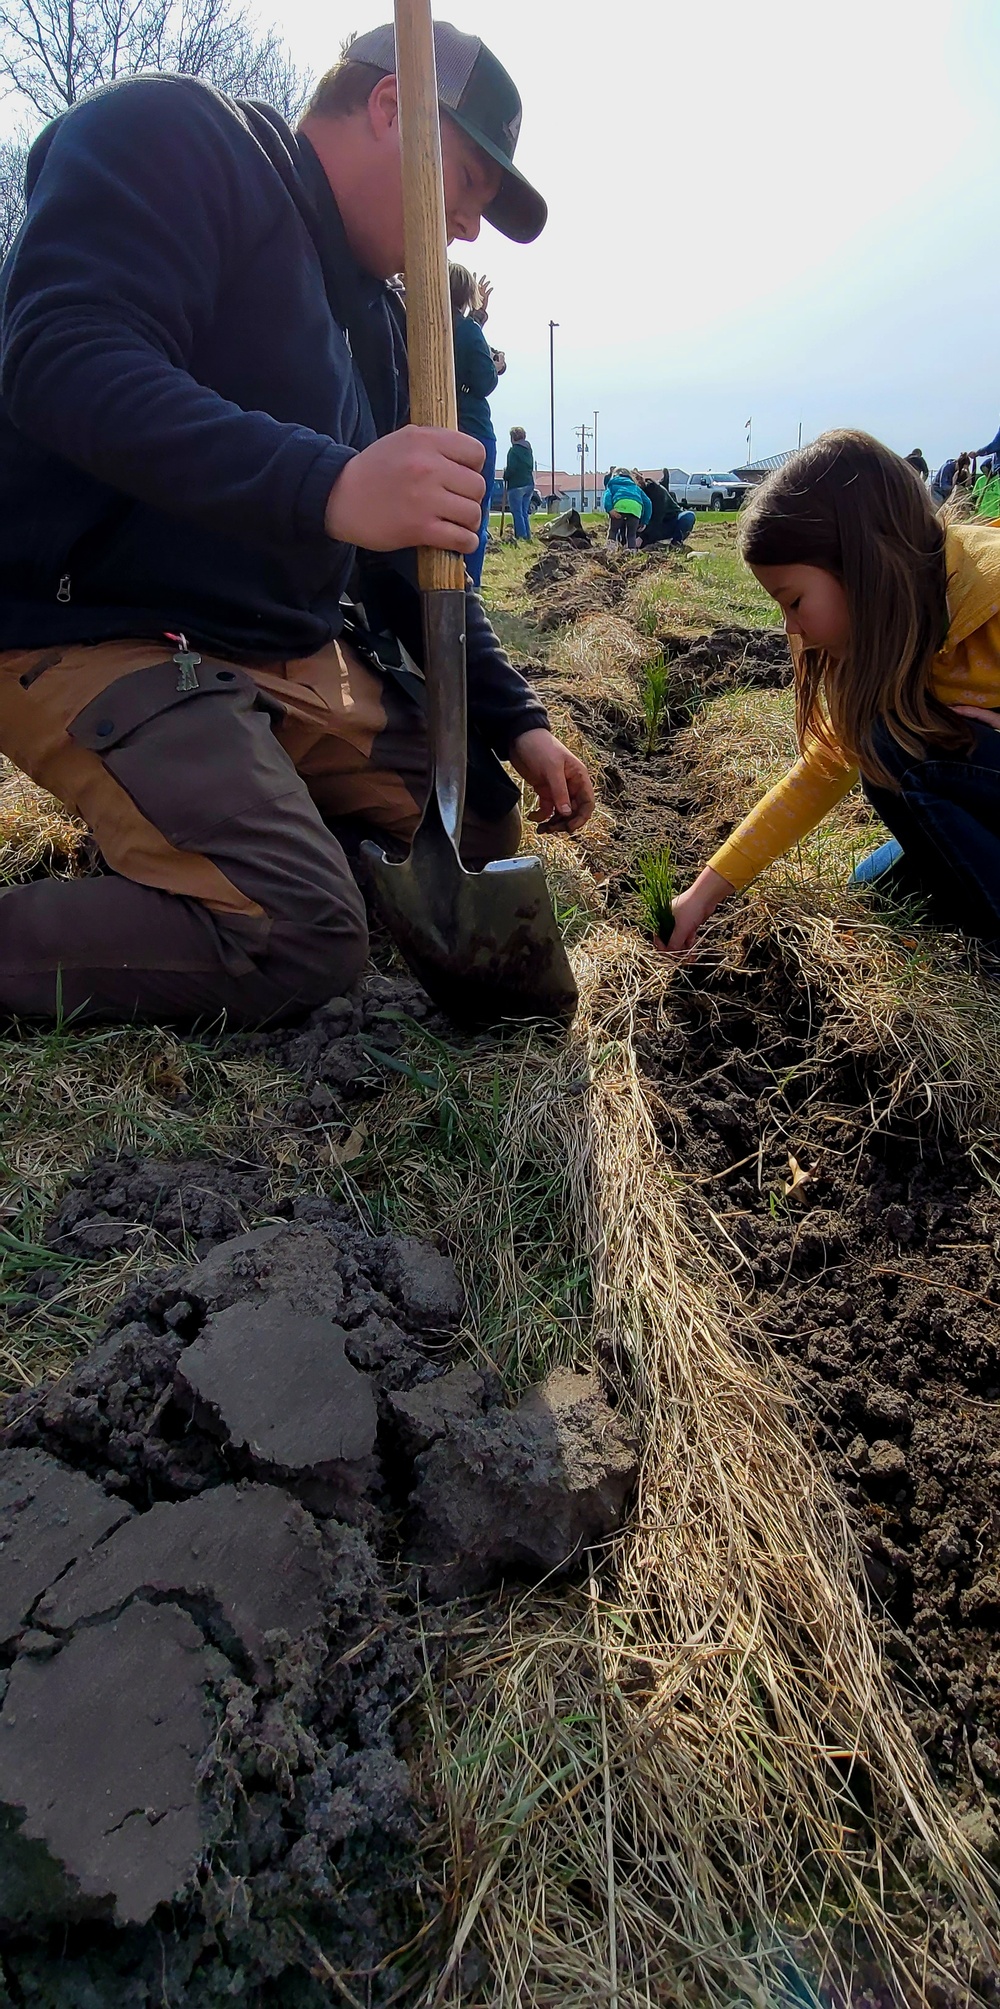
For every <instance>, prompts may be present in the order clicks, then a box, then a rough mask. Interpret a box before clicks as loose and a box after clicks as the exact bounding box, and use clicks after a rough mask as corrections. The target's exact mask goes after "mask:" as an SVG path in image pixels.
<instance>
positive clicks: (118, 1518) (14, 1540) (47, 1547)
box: [0, 1450, 130, 1653]
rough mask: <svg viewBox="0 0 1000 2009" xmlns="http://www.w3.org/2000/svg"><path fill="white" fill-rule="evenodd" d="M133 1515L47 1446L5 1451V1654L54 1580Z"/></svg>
mask: <svg viewBox="0 0 1000 2009" xmlns="http://www.w3.org/2000/svg"><path fill="white" fill-rule="evenodd" d="M129 1512H130V1509H129V1508H128V1507H127V1506H125V1505H123V1503H122V1501H121V1500H113V1499H109V1498H108V1495H107V1493H105V1492H102V1490H101V1488H100V1486H95V1484H94V1482H93V1480H92V1479H88V1478H87V1477H86V1475H85V1474H84V1473H83V1472H72V1471H68V1470H67V1468H66V1467H65V1466H64V1465H59V1464H57V1462H56V1460H55V1459H54V1458H50V1457H47V1456H46V1454H45V1452H44V1451H31V1450H9V1451H0V1652H4V1653H7V1652H9V1651H10V1648H11V1647H12V1646H13V1645H14V1644H15V1643H16V1641H17V1638H18V1635H19V1634H20V1633H22V1632H23V1631H24V1628H25V1627H26V1626H27V1625H28V1623H29V1620H30V1614H31V1611H32V1607H33V1606H34V1604H35V1603H36V1601H37V1599H38V1598H39V1597H40V1596H41V1593H42V1592H43V1591H44V1590H46V1589H47V1588H48V1586H49V1584H50V1583H52V1582H53V1581H54V1579H55V1578H56V1577H57V1576H60V1575H61V1574H62V1572H63V1570H65V1569H66V1568H67V1567H68V1565H69V1564H70V1563H72V1562H74V1561H75V1560H76V1558H77V1557H78V1556H81V1555H86V1554H87V1552H88V1550H89V1549H90V1548H91V1547H92V1546H93V1544H94V1543H95V1542H98V1541H100V1540H101V1539H102V1537H104V1536H105V1535H108V1534H110V1532H111V1530H112V1528H116V1527H118V1525H119V1523H120V1522H122V1521H124V1520H126V1519H127V1518H128V1515H129Z"/></svg>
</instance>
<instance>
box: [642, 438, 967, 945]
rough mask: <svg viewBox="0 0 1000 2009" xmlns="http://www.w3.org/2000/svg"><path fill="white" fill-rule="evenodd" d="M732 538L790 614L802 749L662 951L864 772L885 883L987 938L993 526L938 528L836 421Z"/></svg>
mask: <svg viewBox="0 0 1000 2009" xmlns="http://www.w3.org/2000/svg"><path fill="white" fill-rule="evenodd" d="M740 545H741V549H742V552H743V556H744V558H745V559H746V560H747V563H748V564H749V566H750V569H751V571H752V572H753V573H754V575H755V577H756V578H757V579H758V580H759V581H760V584H761V585H762V586H763V587H764V589H765V591H766V592H768V593H770V594H771V596H772V598H773V599H775V600H776V601H777V603H778V605H779V607H780V608H781V609H782V612H783V614H784V617H785V630H786V633H787V634H788V637H789V640H790V643H791V648H792V655H793V658H794V662H795V686H796V718H797V725H798V737H799V746H800V748H801V754H800V757H799V759H798V761H797V762H796V764H795V766H794V767H793V768H791V769H790V770H789V772H788V773H787V774H786V775H785V776H784V778H783V779H782V780H781V781H779V782H778V783H777V785H776V787H774V788H772V789H771V790H770V791H769V792H768V794H767V795H765V797H764V798H763V801H761V802H759V803H758V804H757V807H756V808H755V809H753V810H751V812H750V814H749V816H746V817H744V819H743V821H742V823H741V824H740V825H739V826H738V828H737V829H736V830H734V831H733V833H732V835H731V836H730V837H729V838H727V839H726V842H725V843H724V844H723V845H722V846H721V848H720V849H719V850H718V851H717V852H716V853H715V856H714V857H713V858H712V860H711V861H710V863H709V864H708V865H707V866H706V867H705V869H704V870H703V871H702V872H701V873H700V874H699V876H698V878H697V879H696V880H695V881H694V884H693V885H692V886H689V887H688V889H687V891H686V892H684V893H681V894H680V896H679V897H678V899H676V900H675V902H674V931H673V934H672V935H671V937H670V942H669V944H668V947H669V948H671V949H672V950H674V951H684V950H687V949H688V948H690V946H691V944H692V943H693V941H694V939H695V937H696V935H697V933H698V929H699V928H700V927H701V925H702V923H703V921H705V919H706V918H707V917H708V915H709V914H711V913H713V912H714V910H715V908H716V907H718V906H719V904H720V902H721V901H723V900H726V899H729V898H730V897H731V895H732V894H733V893H734V892H736V891H739V890H740V888H742V887H744V886H747V885H749V883H750V881H751V880H752V879H755V878H756V877H757V875H758V873H760V872H763V871H764V870H765V869H766V867H767V866H768V865H770V864H772V863H773V861H774V860H775V859H776V858H779V857H780V856H781V855H782V853H783V852H785V851H787V850H789V849H790V847H791V846H792V845H794V844H797V843H798V842H799V841H800V840H801V839H802V838H803V837H805V836H806V835H807V833H808V832H809V831H810V830H812V829H814V828H815V826H816V824H817V823H819V822H820V820H821V818H822V817H823V816H825V815H826V814H827V812H828V811H829V810H830V809H832V808H833V807H834V805H835V804H836V803H838V802H839V801H840V800H841V799H842V797H843V796H845V795H846V794H847V792H848V790H849V789H851V788H853V786H854V784H855V782H856V781H857V779H858V775H859V772H860V775H861V778H862V781H863V785H864V791H865V794H866V795H867V797H868V800H869V802H870V803H871V804H872V806H873V808H874V809H876V810H877V812H878V814H879V816H880V817H881V818H882V820H883V822H884V823H886V824H888V826H889V829H890V830H891V831H892V833H893V836H894V837H895V839H896V844H895V845H894V846H892V847H891V848H890V847H888V846H886V847H881V848H882V849H883V850H884V851H885V852H887V853H888V854H889V857H890V858H891V857H895V859H896V861H897V862H896V863H895V864H894V865H893V867H892V878H893V886H894V890H895V891H897V892H900V893H904V894H905V893H910V894H913V893H916V894H918V895H920V896H922V897H924V898H926V899H927V900H928V901H929V902H930V905H931V910H932V913H933V914H934V917H935V919H936V920H938V921H939V922H940V923H942V924H945V925H948V926H951V927H957V928H961V929H964V930H965V932H966V933H968V934H971V935H978V936H982V937H984V938H986V939H988V940H994V941H995V940H997V939H998V938H1000V614H998V613H997V605H998V596H1000V528H998V527H996V526H994V525H992V524H987V523H983V522H981V521H973V520H968V521H964V522H955V523H953V524H951V525H949V526H947V527H946V526H945V525H944V524H943V523H942V521H941V519H940V517H939V516H937V515H936V513H935V511H934V509H933V506H932V504H931V501H930V497H929V495H928V493H927V491H926V489H924V488H923V487H918V486H917V485H916V483H915V482H914V481H913V480H912V478H911V474H910V471H909V468H908V465H907V463H906V462H905V461H902V460H900V459H898V457H897V456H896V455H895V454H894V453H890V451H889V449H888V447H884V446H881V445H880V444H879V442H878V441H877V440H874V439H870V438H869V437H868V436H867V434H865V433H856V432H832V433H826V434H824V435H823V436H822V437H821V438H820V439H818V440H816V441H815V442H814V443H813V445H812V446H809V447H805V448H803V449H802V451H801V452H799V453H796V454H793V456H792V458H791V459H790V460H789V461H788V462H787V463H786V465H785V466H784V467H783V468H781V469H779V470H778V471H777V472H776V473H775V474H773V475H771V476H769V478H768V479H767V481H765V482H764V483H763V484H762V486H761V488H760V489H759V490H758V491H757V493H756V494H755V495H754V496H752V497H751V498H750V500H749V501H748V502H747V504H746V506H745V509H744V514H743V518H742V522H741V528H740ZM900 852H901V854H902V855H900ZM866 862H867V861H866ZM859 876H867V875H866V874H865V871H864V867H860V868H859ZM883 883H884V882H883Z"/></svg>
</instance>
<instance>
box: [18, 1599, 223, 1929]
mask: <svg viewBox="0 0 1000 2009" xmlns="http://www.w3.org/2000/svg"><path fill="white" fill-rule="evenodd" d="M209 1673H210V1667H209V1662H208V1660H207V1658H206V1655H205V1650H204V1641H203V1638H202V1635H201V1633H200V1632H199V1630H198V1628H197V1626H196V1625H195V1624H194V1623H193V1622H192V1620H191V1619H190V1618H189V1617H188V1616H187V1614H186V1613H185V1612H183V1611H179V1610H177V1609H176V1607H174V1606H170V1605H162V1606H158V1607H156V1608H155V1609H154V1607H152V1606H151V1605H142V1604H137V1605H133V1606H131V1607H130V1609H129V1610H128V1611H126V1612H124V1613H123V1614H122V1617H121V1618H120V1619H117V1620H115V1621H114V1622H112V1623H110V1624H106V1625H99V1626H94V1627H93V1628H92V1629H89V1630H87V1631H83V1632H80V1633H79V1634H77V1636H76V1637H75V1638H74V1639H71V1640H70V1641H69V1643H68V1645H67V1646H66V1647H65V1648H64V1649H63V1651H62V1653H59V1654H56V1655H55V1656H54V1657H53V1658H51V1659H46V1660H42V1661H40V1660H37V1659H36V1658H35V1657H34V1656H31V1655H28V1656H23V1657H21V1658H20V1659H19V1660H17V1661H16V1663H15V1665H14V1669H13V1672H12V1674H11V1677H10V1685H9V1687H8V1690H7V1695H6V1698H5V1700H4V1705H3V1709H2V1710H0V1803H2V1804H3V1806H4V1807H5V1808H6V1809H7V1810H9V1812H11V1813H13V1814H14V1815H15V1816H17V1815H23V1824H22V1826H21V1827H20V1828H18V1829H11V1830H9V1831H8V1834H7V1835H6V1837H4V1841H5V1843H6V1845H7V1849H8V1852H9V1855H10V1858H11V1861H10V1867H9V1869H8V1872H7V1875H6V1876H5V1874H4V1871H3V1869H0V1894H3V1896H4V1898H5V1901H6V1902H7V1903H8V1904H9V1903H10V1902H11V1897H12V1896H13V1895H14V1894H15V1893H16V1899H15V1901H16V1902H17V1903H18V1906H19V1913H18V1912H15V1913H14V1914H13V1916H12V1915H11V1913H10V1912H8V1914H7V1917H6V1919H5V1921H4V1922H5V1923H6V1924H7V1925H8V1926H10V1925H16V1924H18V1923H23V1922H24V1920H25V1917H27V1918H28V1919H30V1920H32V1922H35V1921H37V1920H38V1918H39V1913H41V1916H42V1917H43V1918H44V1916H45V1915H46V1914H48V1915H50V1916H51V1915H53V1913H54V1915H56V1916H58V1915H59V1910H61V1911H62V1912H63V1915H65V1916H69V1917H70V1918H72V1917H74V1916H76V1917H79V1916H81V1915H83V1916H86V1915H87V1914H88V1913H90V1914H92V1915H96V1916H101V1915H105V1916H107V1915H108V1914H112V1913H113V1916H114V1918H115V1920H116V1922H117V1923H118V1924H119V1925H142V1924H145V1922H146V1921H147V1920H148V1919H150V1918H151V1917H152V1915H153V1912H154V1911H155V1910H156V1907H157V1905H159V1904H163V1903H166V1902H167V1901H168V1900H169V1899H171V1898H173V1897H174V1896H175V1895H176V1893H177V1892H178V1891H179V1890H180V1889H181V1887H182V1886H183V1884H184V1883H185V1882H186V1881H187V1880H188V1878H189V1877H191V1876H192V1875H193V1873H194V1871H195V1869H196V1867H197V1864H198V1862H199V1860H200V1858H201V1856H202V1853H203V1851H204V1847H205V1840H206V1835H205V1823H204V1817H203V1811H202V1807H201V1803H200V1795H199V1790H198V1767H199V1763H200V1760H201V1758H202V1756H203V1754H204V1752H205V1751H206V1749H207V1746H208V1742H209V1738H210V1736H211V1730H212V1722H211V1716H210V1714H209V1710H208V1707H207V1703H206V1699H205V1693H204V1691H205V1686H206V1683H207V1681H208V1679H209ZM32 1841H34V1842H38V1843H41V1844H43V1848H44V1856H43V1857H39V1856H38V1854H37V1852H36V1853H35V1856H34V1862H35V1865H36V1867H37V1870H38V1875H39V1882H40V1890H39V1892H38V1896H37V1897H36V1896H35V1894H34V1890H33V1880H32V1876H31V1868H32V1852H31V1851H29V1850H28V1849H27V1848H25V1846H24V1844H25V1843H28V1842H32ZM60 1873H61V1875H62V1877H63V1878H64V1879H65V1891H64V1895H63V1903H62V1905H61V1906H60V1907H59V1908H58V1909H56V1906H55V1902H54V1900H55V1895H56V1892H57V1890H58V1885H59V1876H60ZM8 1878H9V1881H10V1889H9V1891H8V1892H6V1893H5V1892H4V1886H5V1883H7V1881H8Z"/></svg>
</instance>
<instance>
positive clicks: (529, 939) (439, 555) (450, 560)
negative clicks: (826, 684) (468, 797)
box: [362, 0, 577, 1025]
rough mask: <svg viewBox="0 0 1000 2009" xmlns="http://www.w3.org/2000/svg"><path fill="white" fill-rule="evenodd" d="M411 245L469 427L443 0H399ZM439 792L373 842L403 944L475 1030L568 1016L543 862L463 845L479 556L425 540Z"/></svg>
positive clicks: (447, 412) (444, 389)
mask: <svg viewBox="0 0 1000 2009" xmlns="http://www.w3.org/2000/svg"><path fill="white" fill-rule="evenodd" d="M396 76H397V81H398V87H399V106H400V137H401V146H402V168H403V220H404V243H405V250H406V321H407V349H408V353H409V362H410V406H411V417H412V419H413V422H414V424H415V425H431V426H446V427H448V428H450V429H451V430H452V431H455V430H456V428H457V406H456V400H455V354H454V347H453V341H452V324H451V305H450V299H449V292H448V257H447V239H446V233H445V219H444V187H443V183H442V178H441V131H440V124H439V112H438V101H437V76H436V70H435V62H434V38H433V30H432V26H431V11H430V0H396ZM417 577H418V581H419V585H420V599H421V607H422V614H423V635H424V677H425V680H426V685H427V727H428V740H429V747H430V768H431V781H430V794H429V796H428V798H427V806H426V808H425V810H424V813H423V816H422V818H421V821H420V824H419V826H418V828H417V831H416V834H415V836H414V839H413V843H412V845H411V847H410V855H409V857H408V858H407V859H405V860H404V862H403V863H402V864H395V863H393V862H391V861H390V860H389V859H388V858H387V857H386V855H385V853H384V851H382V850H381V849H380V847H379V846H378V845H375V844H372V843H366V844H365V845H363V847H362V849H363V852H364V855H365V857H366V859H367V861H368V863H369V865H370V868H371V874H372V880H373V885H374V891H375V897H376V900H377V903H378V906H379V908H380V911H381V913H382V916H383V919H384V920H385V923H386V926H387V927H388V929H389V932H390V934H391V935H392V937H393V939H394V940H395V942H396V943H397V944H398V946H399V948H400V949H401V951H402V953H403V955H404V957H405V958H406V961H407V962H408V964H409V966H410V968H411V970H413V972H414V974H415V975H416V976H418V977H419V978H420V981H421V983H422V984H423V986H424V988H425V990H427V991H428V992H429V994H430V996H431V997H432V998H433V999H434V1002H435V1004H437V1005H440V1007H441V1009H442V1011H445V1012H447V1013H448V1016H449V1017H450V1018H453V1019H455V1020H457V1022H458V1023H459V1024H462V1025H488V1024H492V1023H494V1022H495V1021H496V1020H498V1019H502V1018H549V1019H558V1020H562V1021H563V1022H564V1023H568V1022H569V1020H570V1019H571V1018H572V1016H573V1013H574V1011H575V1009H576V1002H577V992H576V984H575V983H574V981H573V972H572V970H571V969H570V966H569V961H568V959H567V955H566V951H565V949H564V948H563V944H562V938H561V936H560V934H559V929H558V928H557V926H556V919H555V915H554V913H553V911H552V902H551V899H550V898H549V890H548V887H547V885H546V883H545V874H544V873H543V871H542V867H541V864H540V862H539V860H538V859H537V858H503V859H499V860H498V861H497V862H496V863H495V864H492V865H487V867H486V869H485V871H483V872H467V871H466V870H465V867H464V865H463V864H462V861H461V858H460V857H459V852H458V844H459V838H460V836H461V831H462V814H463V810H464V808H465V772H466V759H467V749H466V685H465V562H464V560H463V558H462V557H461V556H460V554H459V553H457V552H452V551H435V550H430V549H422V550H420V551H419V552H418V553H417Z"/></svg>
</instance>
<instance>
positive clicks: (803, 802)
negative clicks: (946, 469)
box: [709, 521, 1000, 890]
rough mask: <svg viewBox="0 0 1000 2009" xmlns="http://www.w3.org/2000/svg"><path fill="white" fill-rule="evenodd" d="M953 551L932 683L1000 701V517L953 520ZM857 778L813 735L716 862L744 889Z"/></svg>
mask: <svg viewBox="0 0 1000 2009" xmlns="http://www.w3.org/2000/svg"><path fill="white" fill-rule="evenodd" d="M945 558H946V562H947V567H948V639H947V641H946V642H945V645H944V648H943V649H941V650H940V651H939V653H938V654H937V655H936V656H935V658H934V662H933V664H932V666H931V689H932V691H933V692H934V695H935V697H936V698H939V699H940V701H941V703H942V704H946V705H985V706H987V707H988V708H990V709H991V710H992V709H1000V522H995V523H985V522H982V521H978V522H970V523H956V524H953V525H952V526H951V527H950V529H949V530H948V531H947V533H946V536H945ZM857 779H858V770H857V768H856V767H855V766H853V764H852V763H851V762H850V761H848V760H846V759H844V758H843V756H841V755H839V754H837V753H836V752H835V751H834V750H833V749H832V748H831V749H827V748H825V747H823V746H820V745H818V744H817V743H815V742H811V743H810V744H809V745H808V746H807V747H806V750H805V752H804V753H803V754H802V756H801V758H800V759H799V760H797V761H796V763H795V766H794V767H790V768H789V770H788V773H787V774H786V775H783V776H782V779H781V780H780V781H779V782H776V783H775V786H774V787H773V788H772V789H769V790H768V793H767V794H766V795H765V796H764V797H763V799H762V800H761V801H760V802H758V804H757V806H756V808H754V809H751V811H750V813H749V815H748V816H745V817H744V818H743V821H742V823H741V824H739V825H738V826H737V828H736V829H735V830H734V831H733V834H732V836H731V837H727V839H726V841H725V843H724V844H723V845H721V846H720V848H719V850H718V851H717V852H716V853H715V856H714V858H711V859H710V860H709V864H710V865H711V866H712V868H713V870H714V871H716V872H720V873H721V874H722V877H723V878H724V879H728V880H729V882H730V885H732V886H735V887H736V888H737V890H739V889H740V888H741V887H743V886H748V885H749V883H750V881H751V879H756V877H757V875H758V873H759V872H763V871H765V870H766V868H767V866H768V865H773V863H774V860H775V859H776V858H780V857H781V854H782V852H783V851H788V850H790V849H791V847H792V845H793V844H797V843H798V842H799V840H800V838H802V837H806V836H808V834H809V831H810V830H815V828H816V825H817V823H820V822H821V821H822V819H823V817H824V816H826V815H827V813H828V811H829V810H831V809H833V808H834V807H835V805H836V804H837V803H838V802H840V801H842V799H843V797H844V796H845V795H846V794H847V793H848V791H849V790H850V789H852V788H853V787H854V784H855V782H856V781H857Z"/></svg>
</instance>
